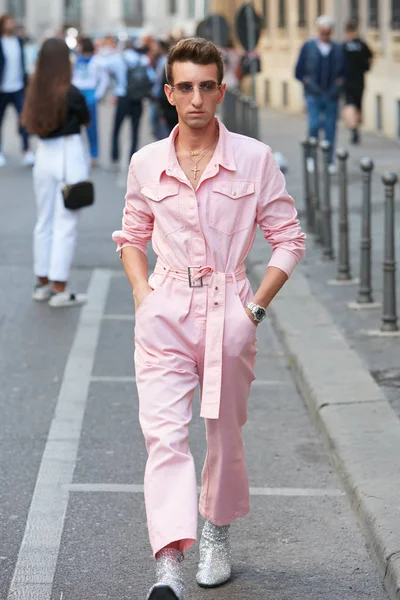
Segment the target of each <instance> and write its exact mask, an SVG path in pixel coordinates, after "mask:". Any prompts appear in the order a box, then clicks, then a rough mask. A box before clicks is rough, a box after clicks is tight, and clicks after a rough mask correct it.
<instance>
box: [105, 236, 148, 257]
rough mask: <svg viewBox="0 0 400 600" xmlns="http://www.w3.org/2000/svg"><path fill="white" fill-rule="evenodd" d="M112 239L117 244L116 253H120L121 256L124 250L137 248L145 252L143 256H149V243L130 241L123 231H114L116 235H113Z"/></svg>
mask: <svg viewBox="0 0 400 600" xmlns="http://www.w3.org/2000/svg"><path fill="white" fill-rule="evenodd" d="M112 239H113V241H114V242H115V243H116V244H117V249H116V252H119V255H120V256H121V251H122V249H123V248H129V247H130V248H137V249H138V250H140V251H141V252H143V254H144V255H145V256H147V243H146V242H139V241H135V242H133V241H129V240H127V239H126V237H124V235H123V232H122V231H114V233H113V234H112Z"/></svg>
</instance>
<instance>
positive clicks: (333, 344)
mask: <svg viewBox="0 0 400 600" xmlns="http://www.w3.org/2000/svg"><path fill="white" fill-rule="evenodd" d="M249 271H250V273H249V274H250V275H252V276H253V277H254V278H255V279H256V281H257V282H261V281H262V279H263V278H264V274H265V266H263V265H250V269H249ZM269 314H270V315H271V317H272V322H273V326H274V328H275V330H276V332H277V334H278V335H279V337H280V339H281V341H282V343H283V345H284V348H285V351H286V354H287V357H288V361H289V365H290V367H291V369H292V371H293V373H294V376H295V379H296V383H297V386H298V388H299V390H300V392H301V394H302V397H303V399H304V401H305V403H306V405H307V407H308V410H309V412H310V414H311V416H312V418H313V420H314V422H315V423H316V425H317V427H318V429H319V430H320V432H321V433H322V436H323V439H324V442H325V445H326V446H327V448H328V451H329V454H330V457H331V459H332V461H333V464H334V467H335V469H336V470H337V472H338V474H339V476H340V478H341V481H342V484H343V487H344V489H345V491H346V493H347V495H348V498H349V500H350V504H351V506H352V508H353V510H354V512H355V514H356V516H357V520H358V523H359V525H360V528H361V530H362V532H363V534H364V536H365V538H366V541H367V545H368V547H369V549H370V552H371V554H372V556H373V558H374V560H375V562H376V564H377V565H378V568H379V571H380V573H381V576H382V579H383V583H384V586H385V588H386V590H387V592H388V594H389V597H390V599H391V600H400V420H399V419H398V418H397V416H396V415H395V413H394V412H393V410H392V408H391V407H390V405H389V403H388V401H387V400H386V398H385V396H384V394H383V392H382V390H381V389H380V388H379V386H378V385H377V383H376V382H375V381H374V379H373V378H372V376H371V375H370V373H369V371H368V369H367V368H366V366H365V365H364V363H363V362H362V360H361V359H360V358H359V356H358V355H357V354H356V352H355V351H354V350H352V349H351V348H350V346H349V344H348V343H347V341H346V340H345V338H344V336H343V334H342V333H341V332H340V330H339V329H338V328H337V326H336V325H335V324H334V322H333V319H332V317H331V315H330V314H329V312H328V311H327V310H326V309H325V307H324V306H323V305H322V304H321V303H320V302H319V301H318V300H317V299H316V298H315V297H314V296H313V294H312V292H311V290H310V287H309V285H308V282H307V279H306V278H305V277H304V275H302V274H301V272H300V271H299V268H297V270H296V271H295V272H294V273H293V275H292V277H291V278H290V281H289V282H288V283H287V284H286V285H285V286H284V288H283V289H282V290H281V291H280V292H279V294H278V296H277V297H276V298H275V299H274V301H273V303H272V304H271V306H270V308H269Z"/></svg>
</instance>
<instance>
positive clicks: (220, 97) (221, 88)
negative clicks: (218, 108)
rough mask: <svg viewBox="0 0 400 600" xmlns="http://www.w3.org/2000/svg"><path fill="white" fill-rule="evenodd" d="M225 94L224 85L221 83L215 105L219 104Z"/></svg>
mask: <svg viewBox="0 0 400 600" xmlns="http://www.w3.org/2000/svg"><path fill="white" fill-rule="evenodd" d="M225 94H226V83H221V87H220V88H219V96H218V102H217V104H221V102H222V101H223V99H224V98H225Z"/></svg>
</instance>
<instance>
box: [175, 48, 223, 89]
mask: <svg viewBox="0 0 400 600" xmlns="http://www.w3.org/2000/svg"><path fill="white" fill-rule="evenodd" d="M176 62H192V63H194V64H195V65H212V64H215V65H217V69H218V83H219V84H221V83H222V79H223V77H224V61H223V59H222V56H221V53H220V51H219V50H218V48H217V47H216V46H215V44H213V43H212V42H209V41H208V40H205V39H203V38H200V37H194V38H186V39H184V40H180V41H179V42H177V43H176V44H175V45H174V46H172V48H171V50H170V51H169V54H168V58H167V65H166V72H167V81H168V83H169V84H171V83H173V76H172V67H173V65H174V63H176Z"/></svg>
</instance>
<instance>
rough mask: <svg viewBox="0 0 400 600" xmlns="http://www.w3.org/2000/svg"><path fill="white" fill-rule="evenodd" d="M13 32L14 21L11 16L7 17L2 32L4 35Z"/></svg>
mask: <svg viewBox="0 0 400 600" xmlns="http://www.w3.org/2000/svg"><path fill="white" fill-rule="evenodd" d="M14 32H15V21H14V19H13V18H12V17H9V18H8V19H6V20H5V22H4V33H5V34H6V35H12V34H13V33H14Z"/></svg>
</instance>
